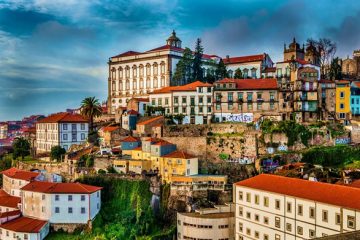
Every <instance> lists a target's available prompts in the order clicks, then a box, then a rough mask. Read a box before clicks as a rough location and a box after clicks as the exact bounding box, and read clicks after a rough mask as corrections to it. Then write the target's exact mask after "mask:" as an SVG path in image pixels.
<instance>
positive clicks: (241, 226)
mask: <svg viewBox="0 0 360 240" xmlns="http://www.w3.org/2000/svg"><path fill="white" fill-rule="evenodd" d="M242 231H243V224H242V223H241V222H239V232H242Z"/></svg>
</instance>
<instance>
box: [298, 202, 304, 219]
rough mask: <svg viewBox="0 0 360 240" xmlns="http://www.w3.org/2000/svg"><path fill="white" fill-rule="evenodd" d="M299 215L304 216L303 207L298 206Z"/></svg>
mask: <svg viewBox="0 0 360 240" xmlns="http://www.w3.org/2000/svg"><path fill="white" fill-rule="evenodd" d="M298 215H300V216H302V215H303V206H302V205H300V204H299V205H298Z"/></svg>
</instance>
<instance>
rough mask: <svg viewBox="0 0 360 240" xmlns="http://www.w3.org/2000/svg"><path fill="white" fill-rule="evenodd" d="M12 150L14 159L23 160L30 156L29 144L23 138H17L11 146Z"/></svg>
mask: <svg viewBox="0 0 360 240" xmlns="http://www.w3.org/2000/svg"><path fill="white" fill-rule="evenodd" d="M12 147H13V149H14V158H15V159H16V158H18V157H21V159H22V160H24V157H25V156H28V155H30V143H29V141H28V140H26V139H25V138H23V137H18V138H16V139H15V141H14V142H13V144H12Z"/></svg>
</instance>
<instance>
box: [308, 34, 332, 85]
mask: <svg viewBox="0 0 360 240" xmlns="http://www.w3.org/2000/svg"><path fill="white" fill-rule="evenodd" d="M306 45H307V46H310V45H313V46H315V47H316V48H317V51H318V52H319V54H320V71H321V77H322V78H326V75H327V73H328V67H329V65H330V63H331V61H332V59H333V57H334V55H335V53H336V49H337V48H336V43H335V42H333V41H331V40H330V39H328V38H320V39H319V40H314V39H311V38H310V39H308V40H307V44H306Z"/></svg>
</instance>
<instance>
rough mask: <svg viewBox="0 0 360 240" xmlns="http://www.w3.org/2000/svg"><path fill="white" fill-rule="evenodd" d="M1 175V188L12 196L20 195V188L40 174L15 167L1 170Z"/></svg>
mask: <svg viewBox="0 0 360 240" xmlns="http://www.w3.org/2000/svg"><path fill="white" fill-rule="evenodd" d="M1 174H2V175H3V190H4V191H5V192H6V193H7V194H10V195H12V196H16V197H20V196H21V190H20V189H21V188H22V187H24V186H25V185H26V184H28V183H30V182H31V181H34V180H35V178H36V177H38V176H39V175H40V173H39V172H30V171H23V170H20V169H17V168H9V169H7V170H4V171H2V172H1Z"/></svg>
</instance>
